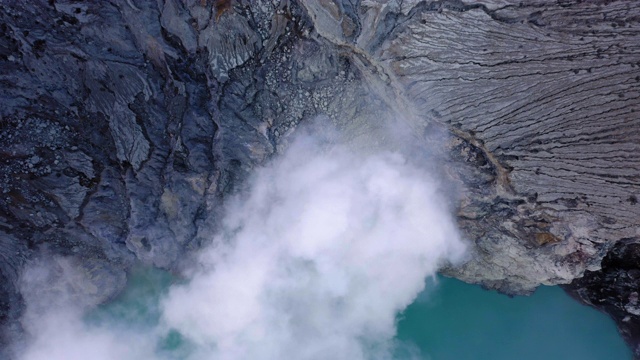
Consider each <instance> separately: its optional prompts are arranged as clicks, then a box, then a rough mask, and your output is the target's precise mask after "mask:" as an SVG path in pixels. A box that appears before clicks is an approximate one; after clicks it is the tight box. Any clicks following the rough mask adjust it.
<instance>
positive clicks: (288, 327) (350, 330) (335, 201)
mask: <svg viewBox="0 0 640 360" xmlns="http://www.w3.org/2000/svg"><path fill="white" fill-rule="evenodd" d="M438 188H439V187H438V184H437V183H436V182H435V181H434V180H433V179H432V178H431V177H430V176H429V174H427V173H425V172H424V171H422V170H420V169H419V168H417V167H416V166H413V165H412V164H411V163H410V162H408V161H407V160H406V159H405V158H403V156H402V155H400V154H397V153H387V152H380V153H375V154H371V153H369V154H359V153H357V152H356V151H354V150H353V149H349V148H348V147H345V146H340V145H327V143H326V142H324V141H319V140H317V139H316V138H314V137H311V136H304V135H303V136H299V137H298V138H297V139H296V140H295V141H294V142H293V143H292V144H291V146H290V147H289V149H288V150H287V152H286V154H284V155H282V156H280V157H279V158H277V159H275V160H274V161H272V162H271V163H270V164H269V165H268V166H266V167H264V168H261V169H258V170H257V171H256V172H255V174H254V176H253V178H252V179H251V181H250V183H249V184H248V189H249V191H247V192H246V193H243V194H242V195H239V196H237V197H235V198H233V199H231V200H230V201H229V204H228V206H227V209H226V216H225V218H224V221H223V226H222V228H223V229H222V231H221V232H220V234H218V235H216V236H214V237H213V242H212V244H211V245H210V246H208V247H207V248H205V249H204V250H203V251H202V252H201V253H200V255H199V257H198V261H197V264H196V265H195V266H193V268H192V269H191V270H190V272H189V274H188V278H189V281H188V282H187V283H186V284H183V285H174V286H173V287H172V288H171V289H170V291H169V293H168V294H167V295H166V297H165V298H164V299H163V300H162V301H161V321H160V324H159V325H157V326H156V327H155V328H154V329H152V330H150V331H148V332H147V333H146V334H144V335H142V334H137V335H136V334H134V333H129V332H128V331H127V330H126V329H114V328H113V327H104V326H103V327H89V326H88V325H86V324H85V323H83V321H82V319H81V314H80V312H78V311H75V312H74V311H69V310H68V309H67V310H65V311H56V312H54V313H49V314H47V315H45V316H41V317H39V318H38V319H30V320H29V323H30V324H31V325H30V326H29V329H30V332H31V333H32V335H33V339H34V340H33V342H32V344H31V345H30V346H29V347H28V348H27V351H26V352H23V354H24V355H23V356H22V359H24V360H41V359H48V360H51V359H53V360H56V359H88V358H91V359H161V358H164V356H165V355H166V354H165V355H162V354H161V353H159V352H158V351H157V342H158V341H159V339H160V338H161V337H163V336H165V335H166V334H167V333H168V332H170V331H171V332H174V333H179V334H181V337H182V339H184V342H187V343H189V344H191V349H190V351H189V352H188V353H186V354H183V355H181V356H182V357H181V358H187V359H190V360H201V359H202V360H204V359H220V360H227V359H228V360H242V359H247V360H248V359H252V360H254V359H257V360H259V359H265V360H266V359H388V358H391V357H392V352H393V350H394V344H393V338H394V336H395V331H396V321H397V319H396V317H397V314H398V313H399V312H400V311H402V310H403V309H404V308H405V307H406V306H407V305H409V304H410V303H411V302H412V301H413V300H414V299H415V298H416V296H417V295H418V293H419V292H420V291H422V290H423V288H424V280H425V278H426V277H429V276H433V275H434V274H435V272H436V271H437V269H438V267H439V266H441V265H442V264H443V263H445V262H456V261H459V260H460V259H461V257H462V256H463V253H464V248H465V247H464V244H463V242H462V241H461V240H460V239H459V236H458V233H457V231H456V227H455V225H454V222H453V219H452V217H451V216H450V214H449V209H448V208H447V206H446V202H445V201H444V199H443V197H442V194H441V193H439V191H438ZM154 344H156V345H154ZM166 356H169V355H166Z"/></svg>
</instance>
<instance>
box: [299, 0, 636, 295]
mask: <svg viewBox="0 0 640 360" xmlns="http://www.w3.org/2000/svg"><path fill="white" fill-rule="evenodd" d="M305 3H306V6H307V8H308V9H309V11H310V13H311V14H316V15H315V16H313V15H312V18H314V20H315V25H316V27H317V29H318V32H319V33H320V34H321V35H323V36H325V37H327V38H328V39H330V40H331V41H333V42H335V43H337V44H341V45H342V46H345V47H349V48H355V49H356V53H357V54H358V55H356V56H362V57H366V58H367V60H368V61H371V62H372V63H375V64H376V65H377V68H378V69H381V70H382V71H384V72H385V76H386V77H387V79H388V81H389V83H390V84H392V86H395V87H396V88H397V89H399V90H400V91H402V92H403V93H404V96H405V97H406V98H407V99H410V101H411V102H413V103H415V104H417V105H416V107H417V109H416V110H415V113H416V116H417V117H418V118H421V119H420V120H424V121H427V122H428V121H433V122H438V123H443V124H446V126H447V127H448V128H450V131H451V132H452V133H453V134H455V135H457V136H458V137H459V139H456V140H455V141H457V142H463V143H465V142H466V143H469V146H470V147H471V148H474V149H476V150H481V156H482V157H484V158H485V159H486V161H488V162H489V163H490V164H491V167H490V168H489V173H490V174H491V175H492V176H493V177H492V181H491V182H490V184H479V185H480V187H485V186H487V185H488V186H490V188H491V190H490V191H488V192H487V189H486V188H485V189H480V188H478V189H474V188H473V184H472V187H471V188H468V191H467V194H466V195H465V197H464V198H463V199H462V206H461V208H460V212H459V215H460V219H461V220H460V222H461V225H462V226H463V228H464V229H465V230H467V233H468V234H469V235H470V237H471V238H473V240H474V241H475V244H476V249H475V251H476V256H474V259H473V260H472V261H471V262H469V263H468V264H467V265H465V266H463V267H462V268H461V269H455V270H451V274H455V275H456V276H458V277H460V278H462V279H465V280H469V281H473V282H482V283H483V284H485V285H487V286H489V287H495V288H498V289H501V290H504V291H507V292H515V293H518V292H527V291H529V290H531V289H533V287H535V286H536V285H538V284H540V283H543V284H557V283H567V282H570V281H571V280H572V279H573V278H575V277H577V276H580V275H582V273H583V272H584V270H585V269H592V270H594V269H597V268H598V267H599V263H600V260H601V259H602V256H604V254H605V253H606V251H607V250H608V249H609V247H610V245H611V244H613V243H614V242H616V241H618V240H620V239H623V238H635V237H638V236H639V235H640V204H638V196H640V117H639V115H640V114H638V113H636V111H640V101H639V96H640V68H639V67H638V66H639V65H640V24H639V21H640V7H639V6H638V5H637V4H636V3H635V2H633V1H610V2H601V1H599V2H588V1H563V2H556V1H546V2H545V1H538V2H505V1H501V2H498V1H486V2H473V4H466V3H463V2H459V1H441V2H398V3H393V2H382V1H380V2H375V1H368V2H362V4H361V7H360V8H359V9H358V10H359V12H358V17H357V19H359V21H360V22H354V21H353V20H352V18H353V17H354V16H353V14H352V15H350V16H349V14H348V11H349V8H348V7H346V6H344V4H342V5H341V6H339V5H337V4H333V5H328V4H327V2H322V1H306V2H305ZM340 11H342V12H344V13H341V12H340ZM334 15H338V16H334ZM345 19H348V20H345ZM332 21H335V22H336V23H339V24H340V25H339V26H337V25H335V24H332ZM352 28H353V29H352ZM336 29H342V30H343V31H342V32H340V33H338V32H337V31H336ZM345 29H346V30H345ZM350 34H358V35H356V36H353V35H350ZM420 120H417V121H420ZM467 185H469V184H467ZM476 190H478V191H476ZM482 193H485V194H486V195H484V196H480V197H479V196H478V195H479V194H482ZM500 204H504V205H500ZM496 206H498V207H499V208H500V209H502V210H501V211H496Z"/></svg>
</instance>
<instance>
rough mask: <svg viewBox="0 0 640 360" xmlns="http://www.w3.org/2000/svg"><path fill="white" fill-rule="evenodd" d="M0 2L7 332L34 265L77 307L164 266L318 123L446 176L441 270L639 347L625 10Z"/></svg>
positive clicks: (207, 1)
mask: <svg viewBox="0 0 640 360" xmlns="http://www.w3.org/2000/svg"><path fill="white" fill-rule="evenodd" d="M0 3H2V10H1V11H0V101H1V103H2V107H0V144H1V145H2V146H0V258H2V261H1V262H0V284H1V286H0V293H1V294H2V297H1V299H2V302H0V321H2V322H3V323H5V324H12V323H15V322H16V321H17V319H18V318H19V316H20V314H21V313H22V312H23V310H24V309H23V308H24V306H23V304H22V301H21V295H20V291H19V288H20V282H19V278H20V276H21V273H22V272H23V269H24V268H25V265H26V264H31V263H34V262H35V263H37V262H38V261H40V260H38V259H41V258H42V257H43V256H44V257H47V256H48V257H52V258H54V259H57V260H56V262H55V263H56V264H58V265H59V266H61V267H62V268H64V269H70V268H73V272H74V273H77V274H79V275H77V276H79V277H80V278H82V279H83V281H81V282H79V285H78V287H80V288H79V289H76V290H77V291H80V292H82V289H81V288H82V287H85V288H86V292H87V293H89V294H94V295H95V296H94V298H95V299H96V300H95V301H96V302H99V301H105V300H108V299H109V298H110V297H111V296H113V295H115V294H117V293H118V291H119V290H120V289H121V287H122V286H123V284H124V281H123V280H122V279H123V274H124V272H126V270H127V269H128V268H129V267H131V266H132V265H134V264H136V263H139V262H142V263H145V264H150V265H154V266H159V267H163V268H167V269H178V268H179V267H180V261H181V260H183V259H185V258H187V257H188V254H189V253H190V252H191V251H192V250H195V249H197V248H198V247H200V246H201V244H202V243H204V242H206V241H207V239H208V237H209V236H210V234H211V231H213V230H214V229H215V228H216V221H217V219H218V215H219V211H220V209H221V205H222V204H223V202H224V198H225V195H226V194H228V193H230V192H234V191H237V190H239V189H241V188H242V186H243V185H242V184H243V183H242V180H243V179H245V178H246V177H247V175H248V174H249V173H250V172H251V169H252V168H254V167H255V166H259V165H260V164H263V163H264V162H265V161H267V160H268V159H269V158H270V157H272V156H273V155H275V154H277V153H278V152H280V151H282V149H284V148H285V147H286V145H287V138H288V137H289V136H290V135H291V134H292V133H294V132H295V129H296V127H297V126H298V125H299V124H301V123H305V122H309V120H310V119H313V118H317V119H319V120H317V121H320V122H321V123H324V124H327V126H329V124H330V126H332V127H335V128H337V129H338V130H339V132H340V134H341V136H343V137H344V138H345V139H346V140H347V141H349V142H350V143H352V144H353V145H354V146H358V147H361V148H393V149H397V150H399V151H406V152H410V153H411V154H413V155H415V154H418V155H419V156H418V157H420V156H422V157H427V156H431V157H435V158H437V159H440V160H441V162H443V163H444V165H443V166H442V167H441V168H439V169H435V171H441V172H442V173H443V174H446V176H448V177H449V178H450V179H451V180H452V181H451V183H453V184H455V186H456V187H457V188H458V189H460V191H459V193H460V195H459V197H458V198H457V199H455V202H456V203H455V206H456V208H457V215H458V218H459V224H460V227H461V228H462V230H463V232H464V234H465V235H466V237H467V238H468V239H469V241H470V242H471V243H472V255H473V256H472V257H471V260H470V261H469V262H467V263H466V264H464V265H462V266H460V267H457V268H447V269H444V272H445V273H446V274H448V275H451V276H455V277H458V278H460V279H462V280H465V281H468V282H473V283H480V284H482V285H484V286H485V287H488V288H492V289H497V290H500V291H502V292H505V293H509V294H527V293H530V292H531V291H532V290H533V289H535V287H536V286H538V285H540V284H548V285H552V284H570V285H567V286H568V288H570V289H571V290H570V291H571V292H572V293H575V294H576V297H577V298H580V299H582V300H583V301H585V302H587V303H589V304H591V305H593V306H595V307H598V308H600V309H603V310H605V311H607V312H608V313H610V314H611V315H612V316H613V317H614V318H615V319H616V320H617V321H618V324H619V326H620V328H621V330H622V333H623V335H624V336H625V337H626V339H627V340H628V341H629V342H630V343H631V344H632V345H633V346H634V348H636V347H637V345H638V344H640V337H639V336H638V332H637V328H638V326H640V325H639V321H640V320H638V316H639V315H638V314H640V310H639V309H640V305H638V304H637V302H638V294H637V293H638V291H639V290H638V289H637V285H636V284H637V281H636V279H637V278H638V276H636V275H637V274H636V275H633V274H635V272H634V271H635V270H637V269H636V268H637V267H638V266H637V264H638V258H637V256H636V251H635V250H634V249H635V247H636V245H637V244H638V243H640V204H639V203H638V197H640V117H639V116H638V114H637V113H636V112H637V111H640V101H639V97H640V6H639V5H638V4H637V3H636V1H635V0H619V1H615V0H612V1H600V0H591V1H590V0H558V1H556V0H553V1H552V0H532V1H526V2H521V1H511V0H484V1H473V2H472V1H468V2H465V1H455V0H449V1H446V0H443V1H417V0H405V1H393V0H392V1H382V0H366V1H365V0H362V1H350V0H327V1H323V0H322V1H321V0H299V1H294V0H291V1H271V0H256V1H242V0H232V1H219V0H157V1H143V0H110V1H91V2H77V1H68V0H67V1H61V0H49V1H44V0H34V1H30V2H15V1H6V0H5V1H0ZM390 126H391V127H393V128H395V129H399V130H398V132H400V133H406V134H409V136H410V137H411V138H412V139H413V140H415V141H413V142H415V144H412V145H411V146H407V145H406V144H402V143H401V142H398V141H396V140H395V139H393V136H389V134H388V133H389V132H388V131H387V129H388V128H389V127H390ZM442 135H444V136H442ZM441 138H446V141H441V140H439V139H441ZM603 258H605V261H604V262H603V261H602V259H603ZM60 264H63V265H64V266H62V265H60ZM65 271H66V270H65ZM69 271H72V270H69ZM623 272H624V274H625V275H624V276H622V275H620V276H618V275H619V274H622V273H623ZM585 274H586V275H585ZM616 279H618V280H617V283H616ZM619 279H623V280H619ZM55 286H57V285H54V284H52V287H55ZM96 287H99V288H100V293H99V294H97V295H96V293H95V289H96ZM634 294H635V295H634ZM0 341H8V340H7V339H6V338H3V339H0ZM0 347H1V346H0ZM0 355H1V354H0ZM636 356H637V357H638V358H640V351H638V352H636Z"/></svg>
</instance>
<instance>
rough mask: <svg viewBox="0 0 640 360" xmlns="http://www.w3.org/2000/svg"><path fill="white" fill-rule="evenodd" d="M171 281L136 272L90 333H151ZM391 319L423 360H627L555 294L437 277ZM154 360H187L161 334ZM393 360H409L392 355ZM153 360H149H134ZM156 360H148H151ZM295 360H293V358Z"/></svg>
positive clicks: (610, 327)
mask: <svg viewBox="0 0 640 360" xmlns="http://www.w3.org/2000/svg"><path fill="white" fill-rule="evenodd" d="M171 282H172V280H171V276H170V275H169V274H168V273H166V272H163V271H159V270H150V269H141V270H137V271H135V272H134V273H133V274H132V275H131V276H130V279H129V285H128V287H127V289H126V291H125V292H124V293H123V294H121V295H120V296H119V297H118V298H117V299H116V300H115V301H113V302H112V303H110V304H107V305H104V306H102V307H100V308H99V309H97V310H95V311H93V312H92V313H90V314H89V315H88V316H87V317H86V322H87V324H88V325H89V326H100V325H105V324H109V326H121V327H123V328H127V329H129V330H131V329H139V331H140V332H145V331H151V329H152V328H153V327H154V326H155V325H156V324H157V323H158V319H159V316H160V315H159V308H158V303H159V299H160V298H161V296H162V295H163V294H164V293H166V291H167V289H168V287H169V286H170V284H171ZM428 288H429V290H428V291H425V292H423V293H422V294H420V296H419V297H418V298H417V299H416V301H415V302H414V303H413V304H412V305H410V306H409V307H408V308H407V309H406V310H405V311H404V312H403V313H402V314H399V315H398V335H397V340H399V341H400V342H401V343H403V344H405V345H408V346H406V347H401V348H403V349H404V348H413V349H415V350H417V351H419V356H418V357H419V358H420V359H429V360H466V359H469V360H470V359H474V360H502V359H504V360H507V359H509V360H513V359H518V360H533V359H545V360H554V359H562V360H567V359H568V360H572V359H580V360H630V359H631V358H632V356H631V351H630V350H629V349H628V347H627V346H626V345H625V343H624V342H623V340H622V338H621V337H620V336H619V334H618V332H617V329H616V327H615V324H614V323H613V321H612V320H611V319H610V318H609V317H607V316H606V315H605V314H602V313H600V312H598V311H596V310H594V309H592V308H589V307H586V306H583V305H581V304H579V303H577V302H575V301H574V300H572V299H571V298H570V297H569V296H568V295H566V294H565V293H564V292H563V291H562V290H561V289H560V288H558V287H544V286H543V287H540V288H539V289H538V290H537V291H536V293H535V294H533V295H532V296H530V297H515V298H509V297H507V296H504V295H501V294H498V293H496V292H492V291H486V290H483V289H481V288H480V287H478V286H474V285H469V284H465V283H463V282H461V281H458V280H454V279H447V278H442V277H439V278H438V280H437V285H436V284H434V283H433V282H430V283H429V285H428ZM157 353H158V359H182V358H185V357H187V356H188V354H189V353H190V349H189V344H186V343H185V342H184V341H183V340H182V337H181V336H180V334H177V333H172V332H170V333H168V334H166V336H164V337H163V338H162V339H161V340H160V343H159V344H158V346H157ZM396 358H397V359H398V360H402V359H406V358H408V356H407V355H403V354H401V353H398V354H396ZM141 360H152V359H141ZM153 360H155V359H153ZM292 360H295V359H292Z"/></svg>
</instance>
